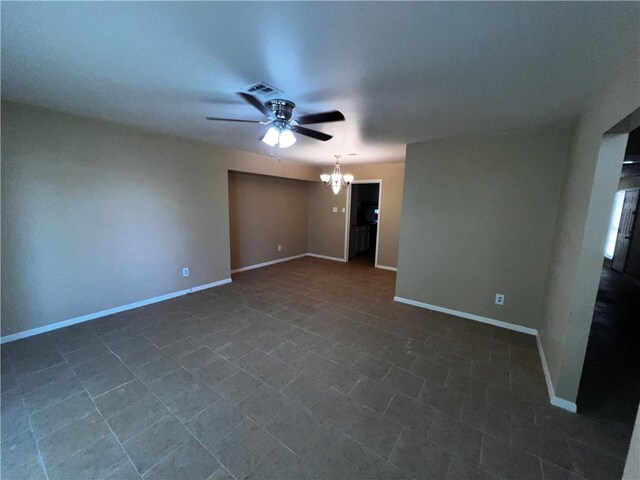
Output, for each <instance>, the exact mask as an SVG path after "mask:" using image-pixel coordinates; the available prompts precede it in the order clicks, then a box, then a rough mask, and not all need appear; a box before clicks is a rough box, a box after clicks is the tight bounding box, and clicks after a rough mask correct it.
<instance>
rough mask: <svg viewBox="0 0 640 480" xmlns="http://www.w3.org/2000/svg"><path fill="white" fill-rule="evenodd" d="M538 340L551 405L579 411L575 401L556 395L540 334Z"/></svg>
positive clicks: (575, 411)
mask: <svg viewBox="0 0 640 480" xmlns="http://www.w3.org/2000/svg"><path fill="white" fill-rule="evenodd" d="M536 342H537V343H538V353H539V354H540V361H541V362H542V370H543V371H544V379H545V382H546V383H547V391H548V392H549V400H550V401H551V405H554V406H556V407H558V408H562V409H563V410H567V411H569V412H571V413H577V411H578V407H577V405H576V404H575V402H570V401H569V400H565V399H564V398H560V397H556V393H555V389H554V388H553V382H552V381H551V373H550V372H549V366H548V365H547V358H546V357H545V355H544V349H543V348H542V341H541V340H540V335H537V336H536Z"/></svg>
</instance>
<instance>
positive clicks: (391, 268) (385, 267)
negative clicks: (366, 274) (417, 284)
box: [376, 265, 398, 272]
mask: <svg viewBox="0 0 640 480" xmlns="http://www.w3.org/2000/svg"><path fill="white" fill-rule="evenodd" d="M376 268H381V269H382V270H391V271H392V272H397V271H398V269H397V268H396V267H387V266H386V265H376Z"/></svg>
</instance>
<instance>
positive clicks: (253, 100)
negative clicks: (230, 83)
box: [238, 92, 271, 117]
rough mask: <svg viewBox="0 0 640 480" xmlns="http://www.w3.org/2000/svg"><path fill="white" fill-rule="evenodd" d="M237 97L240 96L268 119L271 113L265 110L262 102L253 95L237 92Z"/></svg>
mask: <svg viewBox="0 0 640 480" xmlns="http://www.w3.org/2000/svg"><path fill="white" fill-rule="evenodd" d="M238 95H240V96H241V97H242V98H243V99H244V101H245V102H247V103H248V104H249V105H253V106H254V107H256V108H257V109H258V110H260V111H261V112H262V114H263V115H264V116H266V117H268V116H269V114H270V113H271V112H270V111H269V110H267V107H265V106H264V105H263V104H262V102H261V101H260V100H258V99H257V98H256V97H254V96H253V95H249V94H248V93H244V92H238Z"/></svg>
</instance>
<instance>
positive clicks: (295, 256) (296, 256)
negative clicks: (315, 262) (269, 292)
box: [231, 253, 310, 273]
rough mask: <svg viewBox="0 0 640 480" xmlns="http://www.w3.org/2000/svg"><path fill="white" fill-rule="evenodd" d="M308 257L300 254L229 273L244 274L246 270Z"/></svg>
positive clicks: (305, 254)
mask: <svg viewBox="0 0 640 480" xmlns="http://www.w3.org/2000/svg"><path fill="white" fill-rule="evenodd" d="M307 255H310V254H309V253H301V254H300V255H293V256H291V257H284V258H278V259H276V260H271V261H269V262H262V263H256V264H255V265H249V266H248V267H240V268H236V269H233V270H231V273H240V272H246V271H247V270H254V269H256V268H261V267H267V266H269V265H274V264H276V263H281V262H288V261H289V260H295V259H296V258H301V257H306V256H307Z"/></svg>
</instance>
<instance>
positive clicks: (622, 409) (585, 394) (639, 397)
mask: <svg viewBox="0 0 640 480" xmlns="http://www.w3.org/2000/svg"><path fill="white" fill-rule="evenodd" d="M639 319H640V284H638V283H636V282H634V281H633V280H632V279H630V278H629V277H627V276H625V275H622V274H620V273H617V272H615V271H613V270H611V269H610V268H609V266H608V264H607V263H605V265H604V266H603V268H602V275H601V277H600V287H599V290H598V297H597V300H596V306H595V310H594V314H593V323H592V325H591V332H590V334H589V344H588V346H587V353H586V357H585V363H584V370H583V372H582V380H581V383H580V391H579V393H578V411H579V412H580V413H581V414H583V415H586V416H589V417H595V419H598V420H600V421H602V420H604V421H607V422H620V423H623V424H625V425H628V426H629V428H631V427H632V426H633V422H634V420H635V417H636V413H637V411H638V402H639V401H640V349H639V348H638V341H639V340H640V321H639Z"/></svg>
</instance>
